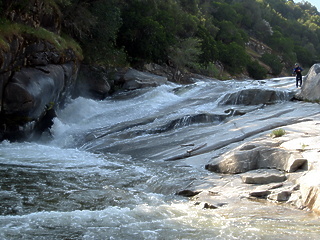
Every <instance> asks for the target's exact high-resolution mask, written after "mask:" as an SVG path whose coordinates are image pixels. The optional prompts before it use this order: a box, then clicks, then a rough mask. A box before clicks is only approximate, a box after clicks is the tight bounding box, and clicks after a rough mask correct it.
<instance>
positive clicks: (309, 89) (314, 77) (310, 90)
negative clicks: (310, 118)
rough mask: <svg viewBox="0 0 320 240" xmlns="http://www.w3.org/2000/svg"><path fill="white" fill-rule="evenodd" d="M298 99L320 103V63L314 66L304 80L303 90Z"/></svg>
mask: <svg viewBox="0 0 320 240" xmlns="http://www.w3.org/2000/svg"><path fill="white" fill-rule="evenodd" d="M297 98H298V99H301V100H307V101H320V63H317V64H314V65H313V66H312V67H311V68H310V70H309V72H308V74H307V76H306V78H305V79H304V80H303V84H302V89H301V92H300V93H299V94H297Z"/></svg>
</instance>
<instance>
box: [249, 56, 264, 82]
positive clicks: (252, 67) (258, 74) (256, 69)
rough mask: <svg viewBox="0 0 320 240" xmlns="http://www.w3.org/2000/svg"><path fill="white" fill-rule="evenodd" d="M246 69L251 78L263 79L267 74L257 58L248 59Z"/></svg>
mask: <svg viewBox="0 0 320 240" xmlns="http://www.w3.org/2000/svg"><path fill="white" fill-rule="evenodd" d="M247 71H248V73H249V76H250V77H252V78H253V79H264V78H266V76H267V70H266V69H265V68H264V67H262V66H261V65H260V64H259V62H258V61H257V60H254V61H249V63H248V65H247Z"/></svg>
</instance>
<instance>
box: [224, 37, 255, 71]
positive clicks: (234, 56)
mask: <svg viewBox="0 0 320 240" xmlns="http://www.w3.org/2000/svg"><path fill="white" fill-rule="evenodd" d="M219 49H220V51H219V54H220V57H219V58H220V60H221V61H222V62H223V63H224V64H225V65H226V68H227V70H228V71H229V72H231V73H232V74H237V73H240V72H242V71H243V70H244V68H245V67H246V66H247V63H248V61H249V56H248V54H247V53H246V51H245V49H244V48H243V47H242V46H240V45H238V44H236V43H235V42H232V43H230V44H222V43H220V44H219Z"/></svg>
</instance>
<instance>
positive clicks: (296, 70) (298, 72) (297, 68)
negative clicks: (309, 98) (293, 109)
mask: <svg viewBox="0 0 320 240" xmlns="http://www.w3.org/2000/svg"><path fill="white" fill-rule="evenodd" d="M302 71H303V69H302V68H301V67H300V66H299V64H298V63H296V64H295V65H294V69H293V74H296V86H297V87H301V85H302V74H301V72H302Z"/></svg>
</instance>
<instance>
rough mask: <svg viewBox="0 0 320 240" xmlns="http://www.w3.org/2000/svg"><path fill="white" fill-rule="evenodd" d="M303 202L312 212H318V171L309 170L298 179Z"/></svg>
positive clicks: (319, 186) (319, 194)
mask: <svg viewBox="0 0 320 240" xmlns="http://www.w3.org/2000/svg"><path fill="white" fill-rule="evenodd" d="M300 191H301V196H302V202H303V204H304V205H305V206H306V207H308V208H309V209H311V210H312V211H314V212H317V213H320V178H319V172H318V171H315V170H313V171H310V172H308V173H307V174H306V175H305V176H303V177H302V178H301V179H300Z"/></svg>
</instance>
